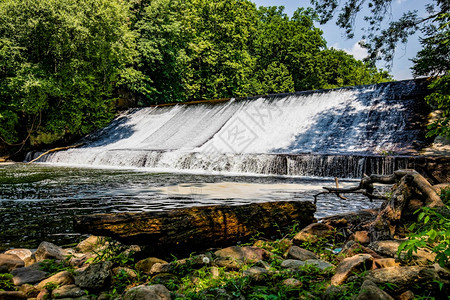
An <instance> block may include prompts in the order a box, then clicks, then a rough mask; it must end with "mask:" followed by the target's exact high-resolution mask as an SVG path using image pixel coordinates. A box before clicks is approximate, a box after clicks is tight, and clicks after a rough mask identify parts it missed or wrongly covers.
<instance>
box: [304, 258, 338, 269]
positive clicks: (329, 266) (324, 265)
mask: <svg viewBox="0 0 450 300" xmlns="http://www.w3.org/2000/svg"><path fill="white" fill-rule="evenodd" d="M305 265H313V266H315V267H316V268H318V269H320V270H322V271H323V270H326V269H334V268H335V266H334V265H333V264H330V263H329V262H327V261H324V260H321V259H307V260H305Z"/></svg>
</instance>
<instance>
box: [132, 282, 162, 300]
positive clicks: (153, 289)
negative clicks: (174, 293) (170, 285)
mask: <svg viewBox="0 0 450 300" xmlns="http://www.w3.org/2000/svg"><path fill="white" fill-rule="evenodd" d="M123 299H124V300H170V299H171V298H170V291H169V290H168V289H167V288H166V287H165V286H164V285H162V284H155V285H150V286H149V285H139V286H137V287H134V288H131V289H129V290H128V291H127V292H126V293H125V296H124V297H123Z"/></svg>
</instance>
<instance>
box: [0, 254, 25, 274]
mask: <svg viewBox="0 0 450 300" xmlns="http://www.w3.org/2000/svg"><path fill="white" fill-rule="evenodd" d="M24 266H25V263H24V261H23V260H22V259H20V257H19V256H17V255H16V254H0V273H8V272H11V271H12V270H14V269H17V268H22V267H24Z"/></svg>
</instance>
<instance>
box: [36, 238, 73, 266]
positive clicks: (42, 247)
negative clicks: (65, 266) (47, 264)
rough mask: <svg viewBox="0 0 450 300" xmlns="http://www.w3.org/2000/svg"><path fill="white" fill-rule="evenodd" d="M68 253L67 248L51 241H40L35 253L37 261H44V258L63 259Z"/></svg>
mask: <svg viewBox="0 0 450 300" xmlns="http://www.w3.org/2000/svg"><path fill="white" fill-rule="evenodd" d="M66 255H67V251H66V250H64V249H63V248H61V247H58V246H56V245H55V244H52V243H49V242H42V243H40V244H39V247H38V248H37V250H36V252H35V253H34V256H35V258H36V261H37V262H40V261H43V260H44V259H56V260H63V259H64V258H65V257H66Z"/></svg>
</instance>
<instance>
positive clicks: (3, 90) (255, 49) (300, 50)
mask: <svg viewBox="0 0 450 300" xmlns="http://www.w3.org/2000/svg"><path fill="white" fill-rule="evenodd" d="M283 9H284V8H283V7H260V8H257V7H256V6H255V4H254V3H252V2H251V1H249V0H218V1H209V0H191V1H183V0H128V1H121V0H42V1H31V0H2V1H0V98H1V99H2V101H1V102H0V141H1V142H0V144H3V145H18V146H19V147H20V148H21V147H22V146H24V145H28V144H32V145H39V144H45V143H52V142H54V141H56V140H58V139H63V138H68V137H74V136H80V135H84V134H86V133H88V132H90V131H92V130H93V129H95V128H99V127H102V126H104V125H105V124H106V123H107V122H108V121H110V120H111V118H112V117H113V115H114V110H115V103H116V100H117V99H118V98H132V99H137V102H138V103H139V104H140V105H149V104H159V103H168V102H179V101H187V100H198V99H213V98H227V97H242V96H250V95H258V94H268V93H282V92H293V91H295V90H307V89H320V88H330V87H339V86H345V85H358V84H369V83H377V82H382V81H386V80H389V79H391V77H390V76H389V75H388V73H387V72H384V71H379V70H377V69H376V68H374V67H373V66H372V65H370V64H368V63H364V62H361V61H358V60H356V59H354V58H353V57H352V56H350V55H348V54H346V53H344V52H343V51H338V50H335V49H328V48H327V45H326V41H325V40H324V38H323V37H322V32H321V30H320V29H318V28H317V27H315V26H314V21H315V20H317V18H318V16H317V14H316V13H315V12H314V11H313V10H312V9H301V8H300V9H298V10H297V11H296V12H295V13H294V15H293V16H292V17H289V16H287V15H286V14H285V13H284V12H283Z"/></svg>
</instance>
